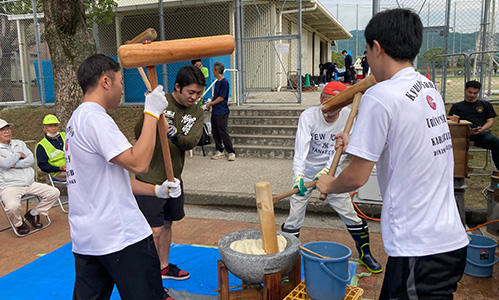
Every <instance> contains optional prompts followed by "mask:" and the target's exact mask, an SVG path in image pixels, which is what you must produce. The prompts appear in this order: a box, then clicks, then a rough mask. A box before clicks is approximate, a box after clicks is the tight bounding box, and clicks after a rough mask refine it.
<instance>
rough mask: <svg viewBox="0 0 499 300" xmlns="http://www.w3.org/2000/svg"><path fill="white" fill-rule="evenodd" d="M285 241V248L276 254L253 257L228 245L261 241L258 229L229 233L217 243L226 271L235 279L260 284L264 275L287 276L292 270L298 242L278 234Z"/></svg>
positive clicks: (297, 254) (290, 235)
mask: <svg viewBox="0 0 499 300" xmlns="http://www.w3.org/2000/svg"><path fill="white" fill-rule="evenodd" d="M277 234H280V235H282V236H283V237H284V238H285V239H286V248H285V249H284V250H283V251H282V252H279V253H276V254H266V255H255V254H245V253H241V252H237V251H234V250H232V249H231V248H230V244H231V243H232V242H234V241H239V240H245V239H261V238H262V236H261V233H260V230H259V229H252V230H243V231H236V232H233V233H230V234H228V235H226V236H224V237H222V238H221V239H220V240H219V241H218V251H219V252H220V257H221V258H222V261H223V262H224V264H225V265H226V266H227V269H229V271H231V272H232V274H234V275H235V276H236V277H238V278H240V279H242V280H244V281H247V282H250V283H261V282H263V277H264V275H265V274H272V273H281V275H285V274H288V273H289V272H291V270H292V269H293V266H294V265H295V263H296V261H297V259H298V256H299V254H300V253H299V248H298V247H299V246H300V240H299V239H298V238H296V237H295V236H293V235H292V234H289V233H285V232H280V231H278V232H277Z"/></svg>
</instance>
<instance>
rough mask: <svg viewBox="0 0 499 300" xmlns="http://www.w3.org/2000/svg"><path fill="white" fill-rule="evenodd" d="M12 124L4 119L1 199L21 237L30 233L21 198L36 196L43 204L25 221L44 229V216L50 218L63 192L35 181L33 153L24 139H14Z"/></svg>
mask: <svg viewBox="0 0 499 300" xmlns="http://www.w3.org/2000/svg"><path fill="white" fill-rule="evenodd" d="M11 126H12V124H11V123H7V121H5V120H2V119H0V199H1V201H2V202H3V203H4V206H5V210H6V212H7V214H8V215H9V218H10V219H11V221H12V223H13V224H14V226H15V227H16V231H17V233H19V234H27V233H29V232H30V228H29V226H28V225H27V224H26V222H25V221H24V219H23V218H22V217H21V215H20V210H21V197H22V196H23V195H25V194H33V195H37V196H38V197H40V199H41V201H40V202H39V203H38V205H37V206H36V208H34V209H30V210H29V211H28V212H26V214H25V215H24V218H26V220H27V221H28V222H29V223H30V224H31V226H33V228H35V229H38V228H42V227H43V224H42V223H41V222H40V215H43V216H47V215H48V211H49V209H50V208H51V207H52V205H53V204H54V202H55V201H57V199H58V198H59V190H58V189H56V188H54V187H52V186H49V185H47V184H43V183H39V182H35V180H34V178H35V171H34V170H33V168H31V165H32V164H33V163H34V162H35V158H34V156H33V153H31V151H30V150H29V149H28V147H26V144H25V143H24V142H23V141H21V140H13V139H12V131H11Z"/></svg>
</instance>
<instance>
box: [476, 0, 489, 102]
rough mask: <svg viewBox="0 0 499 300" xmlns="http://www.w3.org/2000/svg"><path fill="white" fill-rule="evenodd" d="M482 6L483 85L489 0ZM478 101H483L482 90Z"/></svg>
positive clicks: (481, 68) (481, 78)
mask: <svg viewBox="0 0 499 300" xmlns="http://www.w3.org/2000/svg"><path fill="white" fill-rule="evenodd" d="M483 3H484V5H483V19H482V22H483V23H482V49H481V51H482V55H481V56H482V57H481V62H480V82H481V83H482V84H483V83H484V82H483V79H484V78H483V75H484V72H485V64H486V62H485V51H487V45H486V43H487V27H488V24H489V23H488V22H489V19H488V16H489V7H490V0H484V2H483ZM478 99H483V89H481V90H480V95H479V98H478Z"/></svg>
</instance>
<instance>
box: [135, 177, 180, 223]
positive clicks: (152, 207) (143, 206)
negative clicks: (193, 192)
mask: <svg viewBox="0 0 499 300" xmlns="http://www.w3.org/2000/svg"><path fill="white" fill-rule="evenodd" d="M180 186H181V187H182V194H181V195H180V197H178V198H168V199H162V198H157V197H155V196H137V195H136V196H135V199H136V200H137V203H138V205H139V208H140V211H142V214H143V215H144V217H146V220H147V222H148V223H149V226H151V227H161V226H163V224H164V223H165V221H179V220H182V219H183V218H184V217H185V212H184V185H183V184H182V182H180Z"/></svg>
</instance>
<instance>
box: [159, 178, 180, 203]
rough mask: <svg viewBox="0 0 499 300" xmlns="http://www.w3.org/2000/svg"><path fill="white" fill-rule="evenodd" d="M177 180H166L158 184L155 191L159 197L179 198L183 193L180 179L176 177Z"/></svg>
mask: <svg viewBox="0 0 499 300" xmlns="http://www.w3.org/2000/svg"><path fill="white" fill-rule="evenodd" d="M174 180H175V182H170V181H168V180H167V181H165V182H163V184H162V185H156V186H155V188H154V192H155V193H156V197H158V198H163V199H166V198H178V197H180V195H181V194H182V188H181V187H180V180H178V179H177V178H174Z"/></svg>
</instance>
